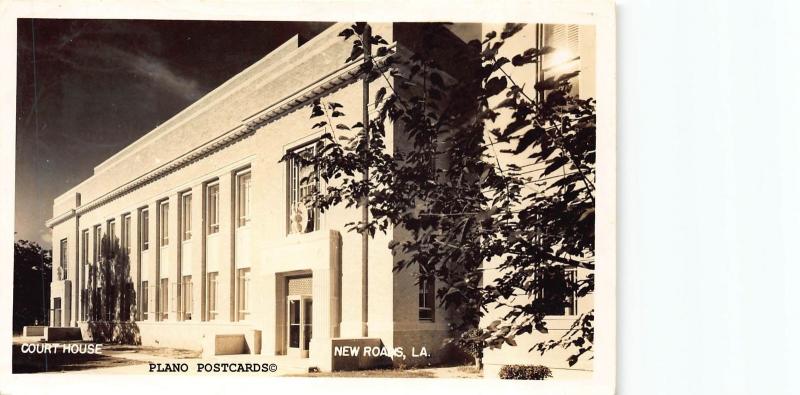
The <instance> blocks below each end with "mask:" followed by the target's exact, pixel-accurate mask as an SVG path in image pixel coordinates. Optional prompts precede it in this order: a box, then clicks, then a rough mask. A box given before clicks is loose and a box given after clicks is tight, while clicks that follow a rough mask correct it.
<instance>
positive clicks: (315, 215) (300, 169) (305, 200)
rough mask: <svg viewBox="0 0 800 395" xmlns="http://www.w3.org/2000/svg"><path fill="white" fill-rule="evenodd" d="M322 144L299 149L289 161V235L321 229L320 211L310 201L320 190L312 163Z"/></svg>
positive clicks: (317, 176)
mask: <svg viewBox="0 0 800 395" xmlns="http://www.w3.org/2000/svg"><path fill="white" fill-rule="evenodd" d="M320 145H321V143H319V142H317V143H314V144H310V145H307V146H305V147H302V148H300V149H297V150H296V151H295V152H294V153H295V155H293V156H292V157H291V159H290V160H289V170H288V171H289V177H288V180H289V186H288V187H289V207H288V209H289V218H288V223H289V233H308V232H313V231H315V230H318V229H319V216H320V215H319V209H318V208H314V207H311V202H310V199H311V197H312V196H313V195H314V194H315V193H316V192H317V190H319V175H318V174H317V170H316V168H315V167H314V165H313V163H312V161H313V159H314V158H315V157H316V155H317V152H318V150H319V147H320Z"/></svg>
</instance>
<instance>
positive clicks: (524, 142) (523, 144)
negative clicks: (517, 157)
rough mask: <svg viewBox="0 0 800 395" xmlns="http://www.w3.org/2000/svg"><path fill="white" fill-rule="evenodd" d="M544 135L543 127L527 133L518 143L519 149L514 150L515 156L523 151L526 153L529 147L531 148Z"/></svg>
mask: <svg viewBox="0 0 800 395" xmlns="http://www.w3.org/2000/svg"><path fill="white" fill-rule="evenodd" d="M543 135H544V129H542V128H541V127H538V126H537V127H535V128H533V129H531V130H528V131H527V132H525V134H524V135H523V136H522V138H520V139H519V142H518V143H517V149H516V150H514V154H520V153H522V151H525V149H527V148H528V147H530V146H531V145H532V144H533V143H534V142H536V140H538V139H539V138H540V137H541V136H543Z"/></svg>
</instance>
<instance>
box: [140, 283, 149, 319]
mask: <svg viewBox="0 0 800 395" xmlns="http://www.w3.org/2000/svg"><path fill="white" fill-rule="evenodd" d="M148 296H149V295H148V289H147V281H142V289H141V298H142V300H141V306H142V308H141V311H142V320H146V319H147V313H148V311H149V308H148V305H147V299H148Z"/></svg>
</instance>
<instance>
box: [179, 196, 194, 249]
mask: <svg viewBox="0 0 800 395" xmlns="http://www.w3.org/2000/svg"><path fill="white" fill-rule="evenodd" d="M191 239H192V195H190V194H188V193H185V194H183V195H181V240H182V241H186V240H191Z"/></svg>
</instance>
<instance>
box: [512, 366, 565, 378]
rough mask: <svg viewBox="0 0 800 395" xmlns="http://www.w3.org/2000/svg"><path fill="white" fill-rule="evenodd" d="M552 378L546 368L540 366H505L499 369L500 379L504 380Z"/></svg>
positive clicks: (548, 369) (551, 374)
mask: <svg viewBox="0 0 800 395" xmlns="http://www.w3.org/2000/svg"><path fill="white" fill-rule="evenodd" d="M548 377H553V372H551V371H550V368H548V367H547V366H541V365H505V366H503V367H502V368H500V378H501V379H506V380H544V379H546V378H548Z"/></svg>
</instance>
